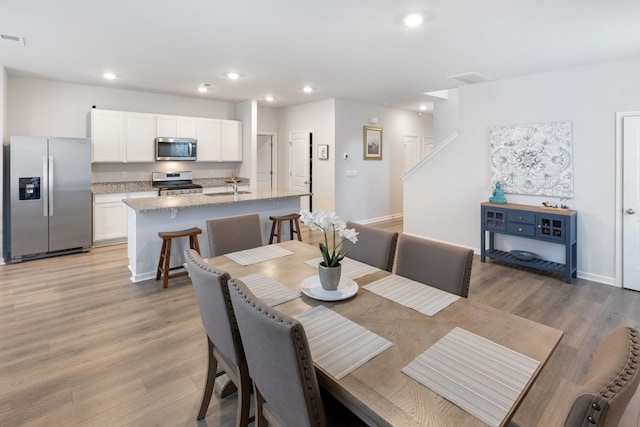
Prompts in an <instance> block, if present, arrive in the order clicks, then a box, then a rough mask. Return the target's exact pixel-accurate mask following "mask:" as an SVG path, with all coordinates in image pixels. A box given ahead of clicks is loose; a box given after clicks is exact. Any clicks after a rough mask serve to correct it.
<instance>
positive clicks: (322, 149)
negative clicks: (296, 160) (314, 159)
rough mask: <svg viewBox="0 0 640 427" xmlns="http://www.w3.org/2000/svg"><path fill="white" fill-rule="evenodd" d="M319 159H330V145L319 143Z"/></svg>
mask: <svg viewBox="0 0 640 427" xmlns="http://www.w3.org/2000/svg"><path fill="white" fill-rule="evenodd" d="M318 159H320V160H329V145H327V144H319V145H318Z"/></svg>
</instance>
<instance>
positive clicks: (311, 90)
mask: <svg viewBox="0 0 640 427" xmlns="http://www.w3.org/2000/svg"><path fill="white" fill-rule="evenodd" d="M302 91H303V92H304V93H311V92H313V88H312V87H311V86H305V87H303V88H302Z"/></svg>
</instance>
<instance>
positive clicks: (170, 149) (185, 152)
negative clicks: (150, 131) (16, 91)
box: [156, 137, 198, 160]
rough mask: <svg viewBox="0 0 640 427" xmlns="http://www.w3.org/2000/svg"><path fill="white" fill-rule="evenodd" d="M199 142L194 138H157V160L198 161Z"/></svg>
mask: <svg viewBox="0 0 640 427" xmlns="http://www.w3.org/2000/svg"><path fill="white" fill-rule="evenodd" d="M197 157H198V141H197V140H195V139H193V138H164V137H158V138H156V160H196V159H197Z"/></svg>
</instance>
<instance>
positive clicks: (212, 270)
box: [185, 250, 246, 364]
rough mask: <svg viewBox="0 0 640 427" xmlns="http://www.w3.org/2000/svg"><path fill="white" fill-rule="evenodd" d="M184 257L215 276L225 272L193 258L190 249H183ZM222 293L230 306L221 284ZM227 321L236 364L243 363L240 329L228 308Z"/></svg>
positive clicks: (226, 290) (229, 300)
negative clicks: (234, 348) (229, 324)
mask: <svg viewBox="0 0 640 427" xmlns="http://www.w3.org/2000/svg"><path fill="white" fill-rule="evenodd" d="M185 257H187V258H189V259H190V260H191V262H192V263H194V264H195V265H197V266H198V267H200V268H202V269H203V270H204V271H206V272H207V273H211V274H213V275H215V276H217V277H220V276H222V275H224V274H226V271H222V270H218V269H217V268H214V267H212V266H211V265H210V264H207V263H206V262H204V261H201V260H202V258H200V260H198V259H196V258H194V257H193V256H192V254H191V250H187V251H185ZM222 295H224V303H225V305H226V306H227V307H231V294H230V293H229V288H227V287H226V286H223V289H222ZM230 311H231V312H230V316H229V322H231V335H232V336H233V341H234V345H235V347H236V353H237V354H236V355H237V357H238V364H240V362H242V363H244V362H245V360H246V357H245V355H244V347H242V339H241V338H240V332H239V331H240V330H239V329H238V321H237V320H236V315H235V313H234V312H233V310H230Z"/></svg>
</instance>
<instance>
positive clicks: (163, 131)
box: [156, 115, 196, 138]
mask: <svg viewBox="0 0 640 427" xmlns="http://www.w3.org/2000/svg"><path fill="white" fill-rule="evenodd" d="M156 135H157V136H159V137H165V138H195V137H196V118H195V117H185V116H167V115H157V116H156Z"/></svg>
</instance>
